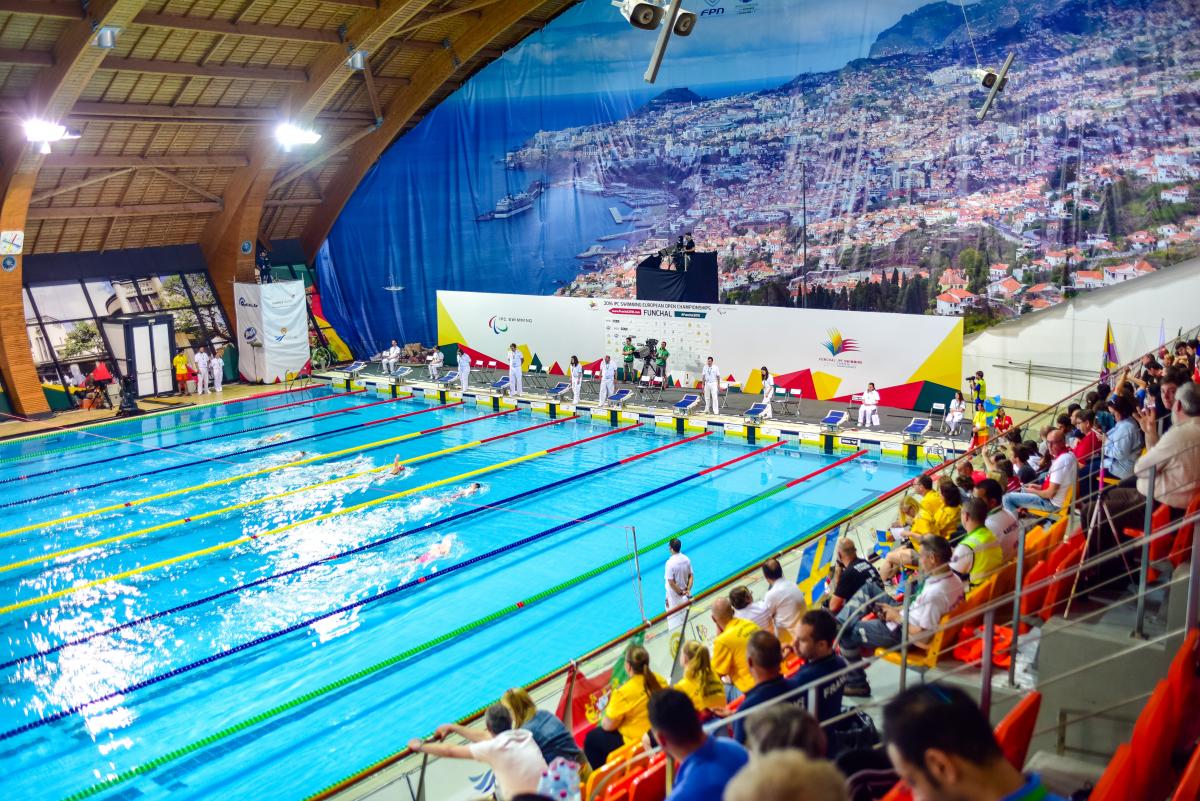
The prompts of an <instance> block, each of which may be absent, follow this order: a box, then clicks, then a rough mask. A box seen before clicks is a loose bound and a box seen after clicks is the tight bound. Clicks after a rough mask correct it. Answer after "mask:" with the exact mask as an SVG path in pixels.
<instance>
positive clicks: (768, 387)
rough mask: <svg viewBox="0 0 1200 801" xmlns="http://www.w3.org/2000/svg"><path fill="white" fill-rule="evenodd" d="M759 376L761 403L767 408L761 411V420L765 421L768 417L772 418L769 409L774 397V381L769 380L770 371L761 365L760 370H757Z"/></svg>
mask: <svg viewBox="0 0 1200 801" xmlns="http://www.w3.org/2000/svg"><path fill="white" fill-rule="evenodd" d="M759 376H760V377H761V378H762V387H763V396H762V402H763V403H764V404H765V405H766V407H767V408H766V409H765V410H764V411H763V415H762V416H763V419H764V420H766V419H767V418H768V417H773V416H774V412H773V411H772V409H771V398H773V397H775V379H774V378H771V371H770V370H768V369H767V366H766V365H763V367H762V369H761V370H759Z"/></svg>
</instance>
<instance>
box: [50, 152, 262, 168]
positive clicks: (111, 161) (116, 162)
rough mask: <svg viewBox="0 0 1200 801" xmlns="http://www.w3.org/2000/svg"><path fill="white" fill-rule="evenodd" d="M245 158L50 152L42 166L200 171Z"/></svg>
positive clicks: (244, 161)
mask: <svg viewBox="0 0 1200 801" xmlns="http://www.w3.org/2000/svg"><path fill="white" fill-rule="evenodd" d="M248 163H249V159H247V158H246V157H245V156H238V155H222V154H212V155H206V156H171V155H166V156H136V155H122V154H116V155H103V154H97V155H92V156H82V155H80V156H77V155H73V154H70V153H52V154H50V155H49V156H46V161H45V163H44V164H43V165H42V166H43V167H45V168H47V169H51V168H54V169H64V170H67V169H88V170H91V169H108V168H119V167H132V168H134V169H139V170H141V169H147V170H149V169H155V168H162V169H165V170H181V169H204V168H209V167H225V168H228V167H245V166H246V165H247V164H248Z"/></svg>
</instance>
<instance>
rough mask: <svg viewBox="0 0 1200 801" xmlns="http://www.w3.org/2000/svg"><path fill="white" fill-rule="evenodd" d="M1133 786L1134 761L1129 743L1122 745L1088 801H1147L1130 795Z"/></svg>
mask: <svg viewBox="0 0 1200 801" xmlns="http://www.w3.org/2000/svg"><path fill="white" fill-rule="evenodd" d="M1132 784H1133V760H1132V759H1131V757H1130V750H1129V743H1121V745H1119V746H1118V747H1117V750H1116V753H1114V754H1113V758H1112V759H1111V760H1110V761H1109V763H1108V767H1107V768H1105V769H1104V773H1103V774H1102V775H1101V776H1100V781H1098V782H1096V786H1095V787H1094V788H1092V793H1091V795H1089V796H1088V801H1145V799H1135V798H1134V797H1133V796H1132V795H1130V792H1129V791H1130V787H1131V786H1132Z"/></svg>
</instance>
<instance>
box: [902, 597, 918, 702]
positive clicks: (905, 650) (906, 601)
mask: <svg viewBox="0 0 1200 801" xmlns="http://www.w3.org/2000/svg"><path fill="white" fill-rule="evenodd" d="M916 591H917V577H916V576H909V578H908V582H907V583H906V584H905V585H904V608H903V611H902V612H901V614H900V692H904V689H905V687H907V686H908V610H909V608H910V607H911V606H912V597H913V594H914V593H916Z"/></svg>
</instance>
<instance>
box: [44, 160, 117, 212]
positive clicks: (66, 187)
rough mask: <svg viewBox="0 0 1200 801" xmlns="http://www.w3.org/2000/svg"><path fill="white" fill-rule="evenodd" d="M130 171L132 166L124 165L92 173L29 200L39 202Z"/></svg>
mask: <svg viewBox="0 0 1200 801" xmlns="http://www.w3.org/2000/svg"><path fill="white" fill-rule="evenodd" d="M130 172H133V168H132V167H126V168H125V169H123V170H114V171H113V172H106V173H104V174H103V175H93V176H90V177H88V178H84V179H83V180H82V181H75V182H73V183H69V184H65V185H63V186H56V187H54V188H53V189H47V190H46V191H45V192H41V193H39V194H36V195H34V196H33V197H31V198H30V199H29V202H30V203H41V202H42V201H43V200H49V199H50V198H52V197H57V196H58V195H62V194H65V193H67V192H73V191H75V190H76V189H83V188H84V187H85V186H91V185H92V184H100V183H104V182H105V181H107V180H109V179H110V178H116V177H117V176H120V175H125V174H126V173H130Z"/></svg>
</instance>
